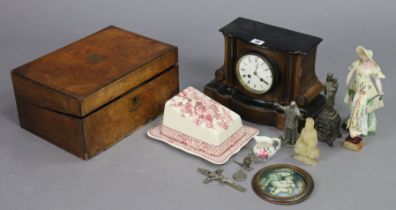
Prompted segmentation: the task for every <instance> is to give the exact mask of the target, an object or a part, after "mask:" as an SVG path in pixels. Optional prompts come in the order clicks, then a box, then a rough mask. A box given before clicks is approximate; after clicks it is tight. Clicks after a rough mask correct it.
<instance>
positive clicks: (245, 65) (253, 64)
mask: <svg viewBox="0 0 396 210" xmlns="http://www.w3.org/2000/svg"><path fill="white" fill-rule="evenodd" d="M236 74H237V77H238V80H239V82H240V83H241V84H242V86H243V87H244V88H245V89H247V90H248V91H250V92H252V93H256V94H262V93H265V92H267V91H268V90H269V89H271V87H272V85H273V83H274V75H273V70H272V66H271V64H270V63H269V61H268V60H267V59H264V58H263V57H261V56H258V55H255V54H246V55H244V56H242V57H241V58H240V59H239V60H238V63H237V66H236Z"/></svg>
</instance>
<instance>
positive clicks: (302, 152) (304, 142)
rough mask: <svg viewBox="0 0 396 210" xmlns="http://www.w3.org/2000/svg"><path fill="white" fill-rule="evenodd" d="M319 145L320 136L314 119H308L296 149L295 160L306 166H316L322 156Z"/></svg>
mask: <svg viewBox="0 0 396 210" xmlns="http://www.w3.org/2000/svg"><path fill="white" fill-rule="evenodd" d="M317 145H318V135H317V132H316V130H315V122H314V120H313V119H312V118H307V119H306V121H305V127H304V128H303V129H302V130H301V135H300V137H299V138H298V140H297V143H296V145H295V147H294V151H295V152H296V155H295V156H294V158H295V159H296V160H299V161H302V162H304V163H305V164H308V165H315V164H316V162H317V161H316V160H317V159H318V158H319V155H320V151H319V148H318V147H317Z"/></svg>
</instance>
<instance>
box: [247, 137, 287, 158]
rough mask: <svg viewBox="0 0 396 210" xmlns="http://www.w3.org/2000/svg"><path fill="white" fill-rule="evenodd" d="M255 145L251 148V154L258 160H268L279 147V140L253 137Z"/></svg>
mask: <svg viewBox="0 0 396 210" xmlns="http://www.w3.org/2000/svg"><path fill="white" fill-rule="evenodd" d="M254 140H255V141H256V145H254V147H253V153H254V155H255V157H256V158H257V159H258V160H268V159H270V158H271V157H273V156H274V155H275V153H276V152H277V151H278V150H279V149H280V147H281V140H280V139H279V138H270V137H267V136H255V137H254Z"/></svg>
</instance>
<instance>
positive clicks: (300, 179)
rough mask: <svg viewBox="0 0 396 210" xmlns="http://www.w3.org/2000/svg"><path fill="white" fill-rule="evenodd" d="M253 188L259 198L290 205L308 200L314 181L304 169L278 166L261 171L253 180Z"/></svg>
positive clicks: (271, 166)
mask: <svg viewBox="0 0 396 210" xmlns="http://www.w3.org/2000/svg"><path fill="white" fill-rule="evenodd" d="M252 187H253V190H254V192H255V193H256V194H257V195H258V196H259V197H261V198H262V199H264V200H266V201H268V202H270V203H274V204H282V205H290V204H296V203H300V202H302V201H304V200H306V199H307V198H308V197H309V195H310V194H311V192H312V190H313V188H314V181H313V179H312V177H311V175H310V174H309V173H308V172H306V171H305V170H304V169H302V168H299V167H297V166H294V165H289V164H276V165H270V166H267V167H265V168H262V169H260V170H259V171H258V172H257V173H256V174H255V175H254V177H253V179H252Z"/></svg>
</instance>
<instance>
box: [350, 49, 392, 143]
mask: <svg viewBox="0 0 396 210" xmlns="http://www.w3.org/2000/svg"><path fill="white" fill-rule="evenodd" d="M356 54H357V55H358V57H359V59H358V60H356V61H355V62H353V63H352V65H351V66H350V67H349V73H348V76H347V81H346V83H347V92H346V95H345V99H344V102H345V103H347V104H348V105H349V107H350V115H349V118H348V120H347V129H348V130H349V136H348V137H347V138H346V139H345V142H344V143H343V146H344V147H346V148H348V149H351V150H354V151H359V150H360V149H361V148H362V147H363V142H362V137H363V136H367V135H373V134H375V132H376V126H377V122H376V118H375V113H374V111H375V110H377V109H379V108H381V107H383V106H384V102H383V95H384V93H383V91H382V84H381V79H384V78H385V75H384V74H383V73H382V72H381V68H380V67H379V66H378V64H377V63H376V62H375V61H374V60H373V51H371V50H368V49H365V48H364V47H363V46H358V47H357V48H356ZM354 75H355V77H353V76H354ZM352 78H353V79H352ZM372 79H373V80H374V81H375V85H374V83H373V81H372Z"/></svg>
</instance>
